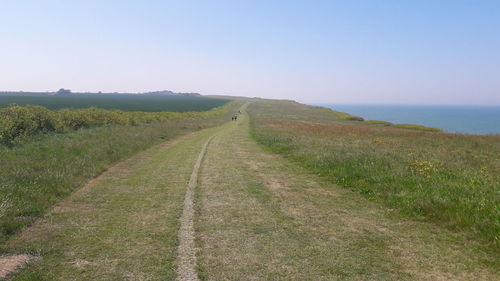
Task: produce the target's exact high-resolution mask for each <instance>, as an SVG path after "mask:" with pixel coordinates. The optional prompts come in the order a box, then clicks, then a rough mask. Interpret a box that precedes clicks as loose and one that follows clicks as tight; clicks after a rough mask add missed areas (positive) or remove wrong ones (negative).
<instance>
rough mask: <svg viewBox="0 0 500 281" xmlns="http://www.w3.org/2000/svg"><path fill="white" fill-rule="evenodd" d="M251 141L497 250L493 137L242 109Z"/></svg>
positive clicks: (497, 148) (304, 111) (498, 142)
mask: <svg viewBox="0 0 500 281" xmlns="http://www.w3.org/2000/svg"><path fill="white" fill-rule="evenodd" d="M249 112H250V114H251V116H252V118H253V132H254V135H255V137H256V138H257V139H258V140H259V141H260V142H261V143H262V144H264V145H266V146H268V147H269V148H270V149H271V150H272V151H274V152H278V153H280V154H284V155H286V156H287V157H289V158H291V159H293V160H295V161H296V162H297V163H299V164H300V165H302V166H305V167H307V168H308V169H310V170H313V171H314V172H315V173H318V174H320V175H322V176H324V177H326V178H327V179H329V180H330V181H332V182H334V183H336V184H338V185H340V186H344V187H348V188H350V189H352V190H354V191H357V192H359V193H361V194H364V195H365V196H367V197H368V198H371V199H373V200H379V201H381V202H383V203H386V204H387V205H388V206H389V207H390V208H391V209H395V210H398V211H399V212H400V213H401V214H403V215H405V216H408V217H411V218H414V219H417V220H424V221H431V222H434V223H436V224H439V225H442V226H445V227H447V228H448V229H452V230H455V231H464V232H467V233H469V234H470V237H472V239H478V240H481V241H483V242H485V243H486V244H488V245H495V246H494V247H493V248H495V247H496V248H497V249H498V246H499V245H500V237H499V233H500V220H499V218H500V202H499V200H498V194H499V192H500V157H499V155H500V136H498V135H497V136H494V135H491V136H476V135H460V134H448V133H439V132H428V131H427V130H426V129H425V128H424V129H423V130H420V131H419V130H415V129H418V128H413V127H412V128H404V127H403V128H394V127H387V126H379V125H377V124H375V125H366V123H365V122H354V121H351V122H349V121H344V120H340V119H338V120H335V119H334V118H331V115H330V119H329V117H328V116H329V115H328V114H329V113H328V111H325V110H322V109H320V108H314V107H308V106H300V105H298V104H293V103H289V104H285V103H278V102H276V103H274V104H269V103H267V104H266V103H264V102H261V103H253V104H252V105H251V106H250V107H249Z"/></svg>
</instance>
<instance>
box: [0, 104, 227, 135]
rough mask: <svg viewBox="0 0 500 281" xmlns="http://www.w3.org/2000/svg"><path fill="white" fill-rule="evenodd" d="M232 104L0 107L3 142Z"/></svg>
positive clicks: (215, 111)
mask: <svg viewBox="0 0 500 281" xmlns="http://www.w3.org/2000/svg"><path fill="white" fill-rule="evenodd" d="M227 110H229V105H228V104H227V105H225V106H222V107H218V108H214V109H212V110H209V111H204V112H182V113H181V112H137V111H134V112H125V111H120V110H107V109H101V108H95V107H92V108H86V109H61V110H57V111H55V110H49V109H47V108H45V107H43V106H11V107H8V108H3V109H0V143H1V144H11V143H12V142H13V141H15V140H16V139H18V138H22V137H26V136H31V135H34V134H37V133H43V132H57V133H62V132H67V131H70V130H77V129H81V128H91V127H98V126H106V125H138V124H143V123H152V122H162V121H167V120H173V119H180V118H196V117H209V116H213V115H217V114H221V113H224V112H225V111H227Z"/></svg>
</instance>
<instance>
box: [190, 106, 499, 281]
mask: <svg viewBox="0 0 500 281" xmlns="http://www.w3.org/2000/svg"><path fill="white" fill-rule="evenodd" d="M268 102H269V103H270V104H269V103H268ZM285 103H286V104H287V106H288V105H290V104H291V103H289V102H285ZM260 104H262V105H263V106H266V107H268V106H269V105H273V106H271V107H269V108H273V110H274V111H275V112H280V114H281V110H280V108H279V106H276V104H275V103H274V102H273V101H267V100H260V101H259V105H260ZM292 106H295V105H294V104H292ZM250 108H253V106H250ZM254 110H255V108H254V109H252V112H254V113H255V111H254ZM317 110H318V109H315V108H306V107H305V108H302V110H301V111H302V113H299V112H297V111H294V110H285V112H287V114H290V115H294V116H296V117H297V118H298V117H299V116H304V113H305V112H310V113H311V115H313V116H314V114H316V113H317ZM258 113H259V114H260V113H262V114H264V115H267V114H269V112H264V111H258ZM311 115H309V116H304V117H309V118H310V117H311ZM254 116H256V117H254V118H258V116H260V115H257V114H255V115H254ZM255 122H259V121H258V120H255ZM294 122H295V121H294ZM298 122H299V123H303V122H302V121H298ZM292 123H293V122H292ZM353 123H355V124H356V123H358V122H357V121H353ZM230 125H231V126H228V127H227V129H226V130H224V131H221V132H219V133H218V134H217V135H216V137H215V138H214V139H213V141H212V142H211V144H210V146H209V149H208V151H207V154H206V157H205V160H204V164H203V167H202V170H201V178H200V183H199V184H200V185H199V187H198V188H197V191H196V194H197V198H196V199H197V200H196V206H197V220H196V223H195V227H196V233H197V247H198V249H199V250H198V253H199V255H198V257H199V259H198V261H199V270H200V275H201V277H202V280H446V279H449V280H471V279H472V280H473V279H478V280H496V279H497V277H498V274H497V272H496V271H495V265H496V266H498V262H497V259H495V256H491V255H487V254H485V253H484V252H481V251H477V249H476V248H475V246H476V245H475V243H473V242H471V241H469V240H467V238H466V237H463V236H460V235H455V234H454V233H453V232H450V231H447V230H445V229H442V228H440V227H437V226H435V225H433V224H430V223H422V222H414V221H411V220H407V219H405V218H402V217H401V216H399V215H398V214H397V213H396V212H391V211H389V210H387V208H384V205H383V204H379V203H376V202H370V201H369V200H368V199H367V198H365V197H364V196H362V195H360V194H358V193H356V192H352V191H350V190H348V189H345V188H342V187H339V186H337V185H335V184H333V183H332V182H331V181H330V180H328V179H326V178H324V177H320V176H318V175H317V173H316V171H310V170H308V169H305V168H304V167H301V166H300V165H297V163H293V162H290V161H289V160H288V159H285V158H283V157H280V156H279V155H276V154H271V153H269V151H268V150H267V149H265V147H263V146H262V145H259V144H257V143H256V142H255V140H254V139H252V137H251V135H250V128H249V122H248V116H247V115H246V114H243V115H242V116H241V118H239V119H238V122H235V123H232V124H230ZM317 133H318V134H321V133H322V131H321V130H319V131H318V132H317ZM288 137H289V138H295V137H297V135H289V136H288Z"/></svg>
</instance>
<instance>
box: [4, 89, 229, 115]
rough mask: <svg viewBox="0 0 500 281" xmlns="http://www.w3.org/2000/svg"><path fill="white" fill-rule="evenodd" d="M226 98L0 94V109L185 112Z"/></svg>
mask: <svg viewBox="0 0 500 281" xmlns="http://www.w3.org/2000/svg"><path fill="white" fill-rule="evenodd" d="M227 102H228V100H227V99H213V98H207V97H203V96H149V95H133V94H71V95H47V94H43V93H38V94H36V93H31V94H25V95H19V94H10V95H9V94H7V93H4V94H1V95H0V108H3V107H8V106H9V105H11V104H17V105H22V106H24V105H40V106H44V107H47V108H49V109H52V110H58V109H63V108H71V109H77V108H89V107H98V108H103V109H116V110H122V111H144V112H163V111H169V112H187V111H206V110H209V109H212V108H214V107H218V106H222V105H224V104H226V103H227Z"/></svg>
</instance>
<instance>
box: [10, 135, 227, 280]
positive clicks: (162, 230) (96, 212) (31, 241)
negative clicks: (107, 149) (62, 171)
mask: <svg viewBox="0 0 500 281" xmlns="http://www.w3.org/2000/svg"><path fill="white" fill-rule="evenodd" d="M214 130H217V128H209V129H207V130H204V131H200V132H196V133H195V134H192V135H187V136H185V137H181V138H178V139H175V140H173V141H172V142H170V143H168V142H167V143H163V144H159V145H157V146H154V147H152V148H150V149H147V150H145V151H141V152H139V153H138V154H135V155H134V156H132V157H131V158H129V159H127V160H125V161H124V162H121V163H119V164H118V165H116V166H114V167H113V168H112V169H110V170H109V171H107V172H106V173H105V174H103V175H102V176H101V177H99V179H98V180H96V181H93V182H92V183H91V184H90V185H88V186H86V187H85V188H83V189H80V190H78V191H76V192H74V193H73V194H71V195H70V196H69V197H68V198H66V199H65V200H63V202H61V204H58V205H57V206H56V207H55V208H54V209H53V210H52V211H51V212H50V213H49V214H47V215H46V216H44V217H43V218H41V219H40V220H39V221H37V223H36V224H35V225H33V226H32V227H30V228H27V229H25V230H24V231H23V232H22V234H21V235H18V236H15V237H13V238H12V239H10V240H9V241H8V243H7V246H6V247H5V251H6V252H8V253H20V252H21V253H30V254H32V255H35V256H39V257H40V258H39V259H38V260H37V261H34V262H33V263H32V264H30V265H29V266H27V267H26V268H24V269H23V270H21V271H20V272H19V273H17V274H16V275H15V276H14V278H13V279H14V280H26V281H27V280H29V281H33V280H47V281H49V280H50V281H52V280H61V281H68V280H75V281H77V280H174V278H175V258H176V247H177V244H178V241H177V231H178V228H179V217H180V215H181V213H182V209H183V202H184V194H185V192H186V185H187V184H186V183H187V182H188V180H189V177H190V175H191V172H192V169H193V166H194V163H195V161H196V158H197V155H198V153H199V151H200V149H201V146H202V145H203V143H204V142H205V141H206V139H207V138H208V136H210V135H212V134H213V131H214Z"/></svg>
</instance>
